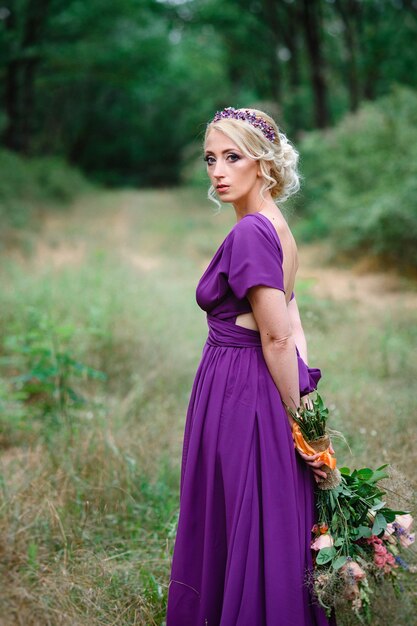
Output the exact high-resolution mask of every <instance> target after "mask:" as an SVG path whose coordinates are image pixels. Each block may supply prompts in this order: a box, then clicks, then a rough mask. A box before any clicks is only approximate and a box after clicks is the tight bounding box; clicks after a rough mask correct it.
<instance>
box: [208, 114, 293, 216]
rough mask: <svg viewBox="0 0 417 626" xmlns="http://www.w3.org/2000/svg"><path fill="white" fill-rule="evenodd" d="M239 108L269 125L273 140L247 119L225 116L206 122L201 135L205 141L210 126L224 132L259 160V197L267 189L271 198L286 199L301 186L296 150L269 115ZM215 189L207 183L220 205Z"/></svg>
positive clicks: (209, 192) (212, 198) (212, 197)
mask: <svg viewBox="0 0 417 626" xmlns="http://www.w3.org/2000/svg"><path fill="white" fill-rule="evenodd" d="M238 111H250V112H251V113H254V114H255V115H256V116H257V117H261V118H262V119H264V120H265V122H267V124H270V125H271V126H272V127H273V129H274V131H275V139H274V141H273V142H272V141H270V140H269V139H267V138H266V137H265V135H264V134H263V133H262V131H261V130H260V129H259V128H257V127H255V126H252V124H250V123H249V122H246V121H242V120H236V119H233V118H224V119H221V120H218V121H217V122H210V123H209V124H208V125H207V128H206V132H205V135H204V144H205V143H206V140H207V135H208V133H209V132H210V130H211V129H216V130H220V131H221V132H222V133H224V134H225V135H227V136H228V137H229V138H230V139H231V140H232V141H233V142H234V143H235V144H236V145H237V146H238V148H239V149H240V150H241V151H242V152H243V154H245V155H246V156H247V157H248V158H250V159H255V160H256V161H259V165H260V171H261V173H262V176H263V179H264V184H263V185H262V188H261V197H262V198H264V195H263V194H264V192H265V191H267V190H270V193H271V196H272V198H274V199H275V200H276V201H279V202H281V203H282V202H285V200H287V199H288V198H289V197H290V196H291V195H293V194H294V193H296V192H297V191H298V190H299V189H300V175H299V173H298V171H297V165H298V160H299V153H298V152H297V150H296V149H295V148H294V146H293V145H292V144H291V143H290V142H289V140H288V139H287V137H286V136H285V134H284V133H283V132H281V131H280V130H279V128H278V126H277V125H276V123H275V121H274V120H273V119H272V117H271V116H270V115H268V114H267V113H265V112H264V111H259V110H258V109H246V108H245V109H238ZM215 192H216V190H215V188H214V187H213V185H210V188H209V190H208V196H207V197H208V199H209V200H212V201H213V202H215V204H217V206H218V207H219V209H220V207H221V204H220V203H219V201H218V199H217V197H216V195H215Z"/></svg>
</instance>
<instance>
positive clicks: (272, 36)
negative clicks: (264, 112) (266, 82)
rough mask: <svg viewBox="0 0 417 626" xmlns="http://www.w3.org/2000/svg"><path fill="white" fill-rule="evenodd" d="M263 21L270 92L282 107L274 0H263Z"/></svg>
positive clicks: (278, 40) (278, 35) (277, 27)
mask: <svg viewBox="0 0 417 626" xmlns="http://www.w3.org/2000/svg"><path fill="white" fill-rule="evenodd" d="M263 7H264V15H265V18H266V19H265V23H266V25H267V27H268V34H269V40H270V52H271V53H270V92H271V96H272V98H273V100H275V102H276V103H277V104H278V106H279V107H280V109H281V107H282V103H281V98H282V76H281V68H280V65H279V60H278V58H277V49H278V47H279V45H280V44H281V39H280V24H279V20H278V16H277V12H276V2H274V0H263Z"/></svg>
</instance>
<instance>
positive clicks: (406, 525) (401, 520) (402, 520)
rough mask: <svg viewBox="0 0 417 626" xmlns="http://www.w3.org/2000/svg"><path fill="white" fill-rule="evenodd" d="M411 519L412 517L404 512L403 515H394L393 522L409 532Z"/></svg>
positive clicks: (411, 523)
mask: <svg viewBox="0 0 417 626" xmlns="http://www.w3.org/2000/svg"><path fill="white" fill-rule="evenodd" d="M413 521H414V520H413V517H412V515H410V514H409V513H406V514H405V515H396V516H395V523H396V524H398V526H399V527H400V528H402V529H403V530H404V532H406V533H409V532H410V530H411V527H412V525H413Z"/></svg>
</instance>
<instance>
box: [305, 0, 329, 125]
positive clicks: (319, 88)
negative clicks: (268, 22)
mask: <svg viewBox="0 0 417 626" xmlns="http://www.w3.org/2000/svg"><path fill="white" fill-rule="evenodd" d="M319 8H320V0H303V10H302V20H303V27H304V36H305V40H306V45H307V51H308V53H309V57H310V59H309V60H310V73H311V85H312V88H313V97H314V118H315V124H316V126H317V127H318V128H325V127H326V126H328V124H329V113H328V108H327V87H326V80H325V77H324V62H323V56H322V52H321V34H320V16H319Z"/></svg>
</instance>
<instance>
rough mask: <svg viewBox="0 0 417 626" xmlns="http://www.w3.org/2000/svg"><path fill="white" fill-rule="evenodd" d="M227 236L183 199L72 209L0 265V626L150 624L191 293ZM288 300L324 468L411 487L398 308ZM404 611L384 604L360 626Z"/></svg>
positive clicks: (190, 326)
mask: <svg viewBox="0 0 417 626" xmlns="http://www.w3.org/2000/svg"><path fill="white" fill-rule="evenodd" d="M233 223H234V216H233V215H232V211H227V212H223V213H221V214H219V215H216V216H214V215H213V210H212V208H211V205H209V204H208V202H207V201H206V200H205V198H204V194H203V193H201V191H200V190H198V189H194V190H192V189H189V190H187V189H179V190H169V189H167V190H161V191H152V190H145V191H143V192H135V191H123V192H120V191H119V192H103V193H97V194H96V195H95V196H92V195H91V194H89V195H88V196H86V197H81V198H79V199H78V200H77V201H76V202H75V203H74V205H73V208H72V211H71V212H69V213H68V212H67V213H65V214H54V215H53V216H51V217H50V218H48V219H47V220H46V221H45V223H44V224H43V227H42V229H41V231H40V234H34V235H33V237H32V239H31V241H30V242H28V245H27V252H26V253H25V254H23V253H21V252H19V251H11V252H9V254H8V255H7V256H4V257H3V259H2V261H3V263H2V270H1V282H2V295H1V301H2V302H1V308H0V318H1V319H0V322H1V323H0V329H1V330H0V420H1V422H0V423H1V426H2V432H1V435H0V445H1V447H2V450H1V456H0V462H1V482H0V488H1V498H2V500H1V503H0V553H1V564H0V571H1V575H2V581H3V584H2V586H1V588H0V606H1V611H0V615H3V616H7V617H5V618H0V624H1V625H2V626H3V624H4V626H14V625H15V624H16V625H17V624H25V626H35V625H36V626H40V625H42V626H44V625H53V626H58V625H59V626H61V625H65V626H67V625H68V626H69V625H71V626H75V625H76V626H87V625H88V626H99V625H100V626H102V625H103V626H104V625H106V626H107V625H108V626H110V625H114V626H116V625H121V624H123V625H135V626H138V625H140V626H161V625H162V624H163V621H164V615H165V605H166V594H167V585H168V578H169V570H170V558H171V554H172V548H173V541H174V538H175V527H176V526H175V525H176V520H177V513H178V491H179V472H180V457H181V444H182V435H183V427H184V419H185V413H186V408H187V403H188V398H189V393H190V390H191V384H192V380H193V376H194V374H195V370H196V367H197V365H198V362H199V358H200V355H201V350H202V347H203V343H204V340H205V337H206V334H207V326H206V322H205V318H204V314H203V313H202V311H201V310H200V309H199V308H198V306H197V304H196V302H195V286H196V283H197V281H198V278H199V277H200V275H201V274H202V272H203V270H204V269H205V267H206V265H207V263H208V261H209V260H210V258H211V256H212V254H213V252H214V251H215V250H216V249H217V247H218V245H219V244H220V243H221V241H222V240H223V238H224V236H225V235H226V233H227V232H228V230H229V229H230V228H231V227H232V226H233ZM297 299H298V301H299V305H300V308H301V312H302V317H303V320H304V325H305V330H306V334H307V337H308V341H309V353H310V363H311V365H313V366H319V367H320V368H321V369H322V373H323V379H322V381H321V382H320V391H321V393H322V395H323V397H324V399H325V400H326V403H327V404H328V405H329V407H330V408H331V411H332V416H333V423H332V425H333V427H334V428H336V429H340V430H342V431H343V432H344V433H345V435H346V438H347V441H348V443H349V444H350V446H351V449H352V453H353V456H350V453H349V451H348V449H347V448H346V446H343V444H342V443H339V444H338V445H337V453H338V459H339V462H340V463H341V464H346V465H348V466H350V467H354V466H365V465H370V466H374V465H378V464H379V465H381V464H382V463H383V462H387V461H390V462H392V463H393V464H394V467H396V468H397V469H398V470H399V471H400V472H404V473H405V474H406V475H407V476H408V477H409V478H410V479H411V480H414V475H413V468H414V465H415V463H416V460H417V456H416V451H415V446H414V445H413V443H414V419H413V413H414V398H413V394H412V388H413V384H414V381H415V378H416V374H417V372H416V369H417V368H416V364H415V360H414V353H413V349H412V346H413V345H415V339H416V329H415V309H412V308H405V307H403V306H402V301H401V292H399V293H398V299H397V301H396V303H394V304H393V303H392V300H390V301H389V305H388V304H386V303H385V304H384V294H383V293H381V306H378V307H376V306H374V305H373V304H372V303H368V304H367V303H366V302H365V303H363V304H362V305H361V306H360V305H357V304H355V302H354V301H351V302H350V301H337V300H331V299H325V298H317V297H315V296H313V293H312V284H311V281H309V280H307V279H306V280H305V281H299V283H298V285H297ZM94 373H102V376H100V375H95V374H94ZM398 481H400V479H398V480H397V482H398ZM402 491H404V489H402ZM387 597H388V598H389V602H388V604H387V602H386V601H385V600H386V598H387ZM413 610H415V607H414V609H413V606H412V602H411V601H408V600H407V601H402V602H399V603H398V602H397V601H395V600H394V599H393V598H391V596H390V595H389V594H388V595H387V594H384V595H383V596H381V598H380V600H379V601H378V602H377V606H376V612H377V616H378V617H377V621H376V622H375V626H385V624H399V625H400V624H409V623H412V619H414V618H413V617H412V616H413V615H414V613H413ZM2 619H3V621H2ZM4 620H5V621H4ZM346 624H347V622H346Z"/></svg>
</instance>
